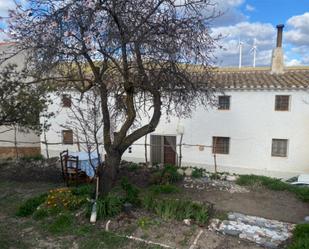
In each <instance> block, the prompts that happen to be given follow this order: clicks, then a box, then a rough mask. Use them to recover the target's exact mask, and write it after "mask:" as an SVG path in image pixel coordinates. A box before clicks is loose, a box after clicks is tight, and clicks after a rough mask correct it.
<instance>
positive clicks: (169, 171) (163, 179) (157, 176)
mask: <svg viewBox="0 0 309 249" xmlns="http://www.w3.org/2000/svg"><path fill="white" fill-rule="evenodd" d="M182 179H183V176H182V175H181V174H179V173H178V172H177V167H176V166H174V165H171V164H166V165H165V166H164V168H163V169H161V170H159V171H157V172H155V173H154V174H153V175H152V177H151V180H150V182H151V183H152V184H172V183H176V182H178V181H180V180H182Z"/></svg>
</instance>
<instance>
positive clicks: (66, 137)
mask: <svg viewBox="0 0 309 249" xmlns="http://www.w3.org/2000/svg"><path fill="white" fill-rule="evenodd" d="M62 143H63V144H73V131H72V130H65V131H62Z"/></svg>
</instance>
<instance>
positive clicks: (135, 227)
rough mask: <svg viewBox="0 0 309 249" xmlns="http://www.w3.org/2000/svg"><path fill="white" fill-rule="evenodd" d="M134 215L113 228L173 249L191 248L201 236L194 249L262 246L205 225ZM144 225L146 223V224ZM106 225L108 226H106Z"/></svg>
mask: <svg viewBox="0 0 309 249" xmlns="http://www.w3.org/2000/svg"><path fill="white" fill-rule="evenodd" d="M133 216H134V217H130V218H127V219H123V217H121V218H122V219H121V222H119V218H118V219H117V218H115V219H113V220H111V222H110V224H109V229H111V230H112V231H114V232H117V233H119V234H124V235H131V236H134V237H138V238H143V239H146V240H148V241H152V242H155V243H163V244H165V245H167V246H170V247H172V248H178V249H187V248H192V245H193V243H194V241H195V239H196V238H197V236H198V235H199V233H201V235H200V236H199V239H198V240H197V244H196V245H195V246H194V249H258V248H260V247H258V246H256V245H255V244H253V243H250V242H247V241H243V240H239V239H237V238H235V237H232V236H224V235H221V234H216V233H215V232H212V231H208V230H207V228H205V227H199V226H196V225H194V224H193V225H191V226H187V225H184V224H183V223H182V222H177V221H168V222H167V221H164V220H162V219H160V218H158V217H156V216H154V215H152V214H149V213H147V212H133ZM142 224H143V225H142ZM102 226H104V227H105V225H102Z"/></svg>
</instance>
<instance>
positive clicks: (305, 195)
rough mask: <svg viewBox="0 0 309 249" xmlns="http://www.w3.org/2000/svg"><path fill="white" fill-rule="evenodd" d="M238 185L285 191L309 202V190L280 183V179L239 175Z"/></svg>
mask: <svg viewBox="0 0 309 249" xmlns="http://www.w3.org/2000/svg"><path fill="white" fill-rule="evenodd" d="M236 183H237V184H239V185H245V186H257V185H260V186H265V187H266V188H268V189H271V190H275V191H283V190H287V191H290V192H292V193H295V194H296V196H297V197H298V198H299V199H301V200H302V201H304V202H309V188H308V187H301V186H295V185H291V184H289V183H286V182H282V181H281V180H280V179H276V178H271V177H267V176H257V175H240V176H239V178H238V179H237V181H236Z"/></svg>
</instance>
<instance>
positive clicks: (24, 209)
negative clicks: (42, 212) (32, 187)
mask: <svg viewBox="0 0 309 249" xmlns="http://www.w3.org/2000/svg"><path fill="white" fill-rule="evenodd" d="M46 198H47V194H42V195H40V196H36V197H33V198H30V199H28V200H26V201H25V202H24V203H23V204H22V205H21V206H20V207H19V208H18V210H17V213H16V215H17V216H19V217H26V216H30V215H32V214H33V213H34V211H36V210H37V208H38V206H40V205H41V204H42V203H44V202H45V200H46Z"/></svg>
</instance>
